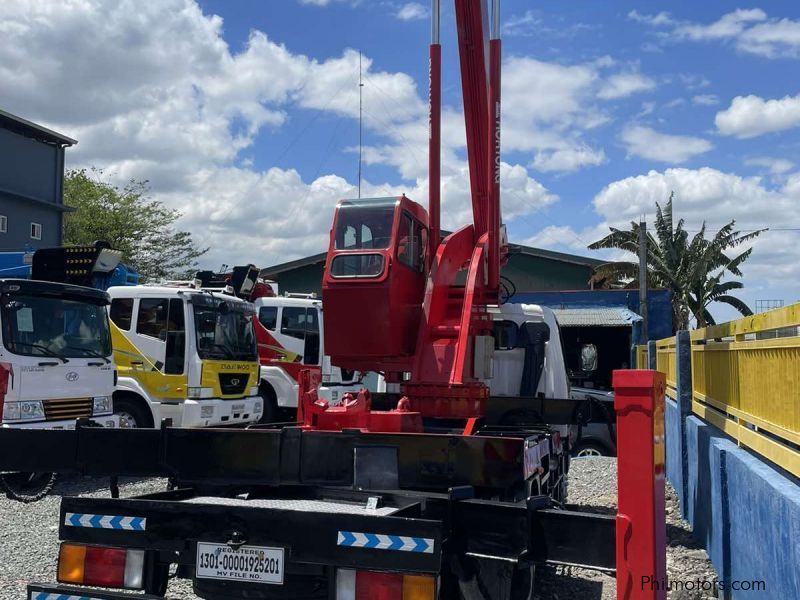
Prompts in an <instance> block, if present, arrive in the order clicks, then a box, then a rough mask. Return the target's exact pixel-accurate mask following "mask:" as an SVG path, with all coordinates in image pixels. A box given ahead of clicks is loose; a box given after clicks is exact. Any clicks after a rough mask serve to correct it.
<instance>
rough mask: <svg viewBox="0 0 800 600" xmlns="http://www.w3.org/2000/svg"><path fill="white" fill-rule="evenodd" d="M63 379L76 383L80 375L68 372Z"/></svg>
mask: <svg viewBox="0 0 800 600" xmlns="http://www.w3.org/2000/svg"><path fill="white" fill-rule="evenodd" d="M65 377H66V378H67V381H78V377H80V375H78V374H77V373H76V372H75V371H70V372H69V373H67V374H66V375H65Z"/></svg>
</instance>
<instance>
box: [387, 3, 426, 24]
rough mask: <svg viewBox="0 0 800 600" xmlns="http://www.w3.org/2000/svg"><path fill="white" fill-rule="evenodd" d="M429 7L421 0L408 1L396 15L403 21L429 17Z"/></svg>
mask: <svg viewBox="0 0 800 600" xmlns="http://www.w3.org/2000/svg"><path fill="white" fill-rule="evenodd" d="M428 14H429V13H428V9H427V8H426V7H425V6H423V5H422V4H420V3H419V2H407V3H406V4H403V6H401V7H400V8H399V9H398V10H397V12H396V13H395V16H396V17H397V18H398V19H400V20H401V21H416V20H419V19H427V18H428Z"/></svg>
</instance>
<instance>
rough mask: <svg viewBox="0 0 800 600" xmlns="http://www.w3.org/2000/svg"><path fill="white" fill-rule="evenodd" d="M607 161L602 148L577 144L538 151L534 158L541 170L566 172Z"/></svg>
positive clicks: (534, 164) (536, 165)
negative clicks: (560, 148)
mask: <svg viewBox="0 0 800 600" xmlns="http://www.w3.org/2000/svg"><path fill="white" fill-rule="evenodd" d="M606 161H607V159H606V154H605V152H603V151H602V150H594V149H593V148H590V147H588V146H576V147H574V148H564V149H562V150H554V151H552V152H537V153H536V156H535V157H534V159H533V167H534V168H536V169H538V170H539V171H545V172H548V171H558V172H562V173H564V172H572V171H577V170H578V169H581V168H583V167H594V166H597V165H602V164H604V163H605V162H606Z"/></svg>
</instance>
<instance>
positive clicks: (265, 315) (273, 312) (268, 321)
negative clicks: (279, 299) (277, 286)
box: [258, 306, 278, 331]
mask: <svg viewBox="0 0 800 600" xmlns="http://www.w3.org/2000/svg"><path fill="white" fill-rule="evenodd" d="M258 321H259V323H261V324H262V325H263V326H264V327H266V328H267V329H269V330H270V331H275V327H276V326H277V325H278V307H277V306H262V307H261V308H259V309H258Z"/></svg>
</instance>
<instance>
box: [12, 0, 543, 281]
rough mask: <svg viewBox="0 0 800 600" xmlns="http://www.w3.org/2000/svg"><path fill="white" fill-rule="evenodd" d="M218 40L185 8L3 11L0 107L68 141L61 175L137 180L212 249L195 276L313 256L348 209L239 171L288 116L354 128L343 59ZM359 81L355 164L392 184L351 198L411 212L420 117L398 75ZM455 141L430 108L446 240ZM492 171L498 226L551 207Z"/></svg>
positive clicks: (416, 95) (258, 39)
mask: <svg viewBox="0 0 800 600" xmlns="http://www.w3.org/2000/svg"><path fill="white" fill-rule="evenodd" d="M314 3H315V4H318V5H324V4H327V2H325V1H324V0H314ZM222 27H223V23H222V19H220V18H219V17H216V16H213V15H207V14H204V13H203V12H202V10H201V9H200V7H199V6H198V5H197V4H196V3H195V2H194V1H193V0H164V1H163V2H159V3H144V4H142V3H139V2H135V1H133V0H123V1H121V2H118V3H106V2H100V1H99V0H65V1H63V2H58V3H53V4H51V3H29V2H23V1H19V2H3V3H0V33H2V35H3V36H4V40H5V43H4V44H2V45H0V77H2V79H3V81H4V82H5V85H4V86H3V89H2V91H0V101H1V102H2V105H3V107H4V108H6V109H8V110H10V111H12V112H14V113H18V114H21V115H23V116H25V117H27V118H30V119H33V120H35V121H37V122H41V123H43V124H45V125H48V126H51V127H53V128H54V129H56V130H59V131H63V132H64V133H66V134H68V135H70V136H73V137H76V138H77V139H78V140H79V141H80V143H79V144H78V145H77V146H76V147H74V148H71V149H70V150H69V151H68V152H67V159H68V161H69V164H68V166H71V167H82V166H89V165H96V166H98V167H101V168H104V169H105V171H106V173H108V174H110V175H111V176H113V177H114V178H115V180H116V181H118V182H120V183H124V182H125V181H127V180H129V179H145V178H146V179H149V180H150V182H151V184H152V191H153V195H154V197H155V198H156V199H158V200H162V201H163V202H165V204H167V205H168V206H170V207H174V208H178V209H180V210H181V211H182V212H183V213H184V216H183V218H182V219H181V221H180V223H179V225H180V227H182V228H184V229H188V230H190V231H192V233H193V235H194V236H195V237H196V238H197V240H198V242H199V243H201V244H202V245H204V246H210V247H211V248H212V250H211V252H210V253H209V255H208V256H207V257H206V258H205V259H204V261H206V262H207V264H209V265H216V264H220V263H228V264H236V263H237V262H241V261H249V262H253V263H255V264H259V265H268V264H274V263H277V262H281V261H283V260H289V259H291V258H297V257H299V256H303V255H307V254H309V253H313V252H319V251H321V250H323V249H324V248H325V245H326V239H327V231H328V229H329V227H330V221H331V217H332V212H333V208H334V206H335V203H336V202H337V200H338V199H340V198H342V197H348V196H349V197H352V196H354V195H355V188H354V186H353V182H352V181H348V180H347V179H345V178H344V177H342V176H341V175H339V174H336V173H331V172H329V171H328V172H326V171H325V170H324V169H320V172H319V174H318V175H317V176H313V177H311V178H304V177H301V175H300V173H299V172H298V171H297V170H295V169H291V168H287V169H281V168H263V169H262V168H260V167H254V166H253V161H252V160H249V159H250V158H251V157H250V156H248V154H247V153H248V152H251V151H252V149H253V148H254V144H255V142H256V140H258V141H259V147H262V148H263V147H267V148H270V147H271V146H270V144H271V137H270V134H271V133H272V131H273V130H274V129H276V128H281V127H284V128H285V127H298V125H299V124H298V123H295V122H294V115H295V114H296V112H295V110H296V109H297V108H302V109H307V110H311V111H315V112H317V113H322V114H325V115H328V116H329V117H335V118H339V119H346V120H348V121H349V122H350V123H351V124H352V123H354V122H355V119H356V118H357V116H358V85H357V82H358V71H359V68H358V61H359V57H358V53H357V52H355V51H352V50H345V51H343V52H342V53H341V54H339V55H336V56H330V57H310V56H304V55H302V54H298V53H295V52H292V50H291V49H289V48H287V47H286V46H284V45H281V44H278V43H276V42H275V41H273V40H272V39H271V38H270V36H269V35H268V34H267V33H265V32H262V31H253V32H252V33H251V34H250V36H249V38H248V40H247V42H246V43H245V45H244V46H243V47H242V48H241V49H240V50H238V51H234V50H232V49H231V48H230V47H229V46H228V45H227V43H226V42H225V40H224V39H223V37H222ZM54 49H55V51H54ZM176 57H180V59H179V60H176ZM362 68H363V71H364V82H365V86H364V88H363V93H364V98H363V99H364V108H365V111H364V114H365V119H364V125H365V128H367V130H368V131H370V132H371V133H372V134H373V136H374V139H378V140H382V141H383V142H384V144H385V145H384V146H380V147H376V148H367V149H366V150H367V156H368V157H369V160H373V161H375V162H383V163H385V164H388V165H390V166H395V167H396V168H397V172H398V173H399V175H400V177H398V176H396V175H395V176H394V177H393V178H392V181H391V182H387V181H379V180H378V181H372V180H370V178H369V176H368V177H367V179H366V180H365V181H364V183H363V186H362V191H363V192H364V193H365V194H368V195H387V194H392V195H394V194H397V195H399V194H401V193H403V192H405V193H406V194H407V195H409V196H410V197H412V198H414V199H415V200H417V201H419V202H421V203H423V204H424V203H425V202H426V200H427V187H428V181H427V169H426V167H425V164H426V162H427V160H426V155H427V151H426V144H427V128H426V122H427V117H426V115H427V110H426V102H425V100H424V98H423V97H422V96H421V94H420V92H419V90H418V89H417V87H416V84H415V82H414V80H413V79H412V78H411V77H410V76H409V75H407V74H405V73H401V72H387V71H382V70H380V69H378V68H376V67H375V66H374V64H373V62H372V60H371V59H370V57H368V56H365V57H363V61H362ZM54 99H57V101H54ZM299 129H300V130H301V128H299ZM298 133H299V132H298ZM463 138H464V135H463V117H462V116H461V115H460V114H459V113H458V112H456V109H454V108H452V107H445V117H444V136H443V177H442V188H443V224H444V225H445V226H449V227H453V226H455V225H458V224H461V223H463V222H464V221H466V220H468V219H469V218H470V211H471V204H470V193H469V179H468V177H467V173H466V162H465V161H464V160H463V158H460V157H459V152H458V151H459V149H460V148H463V146H464V141H463ZM300 143H302V140H301V142H300ZM276 150H279V149H276ZM414 152H416V153H417V155H418V156H417V159H416V160H414ZM501 169H502V170H501V173H502V178H503V181H502V186H503V187H502V189H503V193H504V213H505V217H506V219H507V220H509V221H512V220H513V219H514V218H517V217H519V216H522V215H526V214H530V213H531V212H535V211H537V210H539V209H541V208H542V207H543V206H547V205H549V204H552V203H553V202H556V201H557V200H558V197H557V196H556V195H555V194H553V193H552V192H550V191H548V190H547V189H546V188H545V187H544V186H542V185H541V184H540V183H539V182H537V181H535V180H534V179H533V178H532V177H531V175H530V173H529V172H528V170H527V169H526V167H524V166H522V165H519V164H512V163H511V162H503V163H502V166H501ZM367 175H369V173H367ZM401 178H402V179H401ZM401 180H402V181H403V183H399V182H400V181H401Z"/></svg>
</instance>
